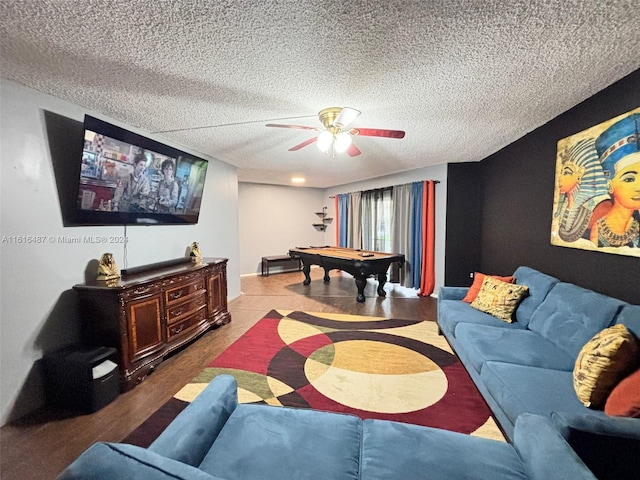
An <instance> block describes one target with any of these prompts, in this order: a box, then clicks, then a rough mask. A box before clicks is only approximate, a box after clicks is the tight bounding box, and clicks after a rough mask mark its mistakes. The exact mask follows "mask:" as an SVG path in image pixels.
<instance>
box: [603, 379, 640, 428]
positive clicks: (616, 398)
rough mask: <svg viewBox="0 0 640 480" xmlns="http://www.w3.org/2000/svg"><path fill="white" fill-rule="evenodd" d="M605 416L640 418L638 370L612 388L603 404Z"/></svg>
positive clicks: (639, 380)
mask: <svg viewBox="0 0 640 480" xmlns="http://www.w3.org/2000/svg"><path fill="white" fill-rule="evenodd" d="M604 412H605V413H606V414H607V415H615V416H619V417H634V418H635V417H640V369H638V370H636V371H635V372H633V373H632V374H631V375H629V376H628V377H626V378H624V379H623V380H622V381H621V382H620V383H619V384H618V385H616V386H615V387H614V389H613V390H612V392H611V394H610V395H609V398H607V402H606V403H605V404H604Z"/></svg>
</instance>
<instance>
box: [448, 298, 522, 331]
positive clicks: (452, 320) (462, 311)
mask: <svg viewBox="0 0 640 480" xmlns="http://www.w3.org/2000/svg"><path fill="white" fill-rule="evenodd" d="M459 323H471V324H479V325H491V326H496V327H502V328H509V329H516V330H522V329H524V328H525V327H524V325H522V324H521V323H519V322H513V323H506V322H503V321H502V320H499V319H497V318H496V317H494V316H492V315H489V314H488V313H484V312H481V311H480V310H476V309H475V308H471V305H470V304H468V303H465V302H461V301H460V300H440V299H438V325H440V328H442V330H443V331H444V333H445V335H446V336H447V337H448V338H452V337H454V336H455V329H456V326H457V325H458V324H459Z"/></svg>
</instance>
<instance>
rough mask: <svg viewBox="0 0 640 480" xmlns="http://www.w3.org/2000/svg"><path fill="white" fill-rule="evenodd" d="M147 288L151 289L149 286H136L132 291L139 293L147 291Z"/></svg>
mask: <svg viewBox="0 0 640 480" xmlns="http://www.w3.org/2000/svg"><path fill="white" fill-rule="evenodd" d="M149 290H151V287H138V288H136V289H135V290H134V291H133V293H135V294H136V295H140V294H141V293H147V292H148V291H149Z"/></svg>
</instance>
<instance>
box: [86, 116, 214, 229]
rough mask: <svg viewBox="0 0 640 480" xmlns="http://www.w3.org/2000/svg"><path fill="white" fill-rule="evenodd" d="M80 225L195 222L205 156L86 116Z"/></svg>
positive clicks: (202, 185)
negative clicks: (198, 155) (193, 153)
mask: <svg viewBox="0 0 640 480" xmlns="http://www.w3.org/2000/svg"><path fill="white" fill-rule="evenodd" d="M83 142H84V143H83V149H82V159H81V162H82V164H81V168H80V178H79V182H78V191H77V207H76V224H78V225H166V224H194V223H198V217H199V214H200V207H201V204H202V192H203V190H204V180H205V176H206V174H207V165H208V162H207V160H204V159H202V158H199V157H196V156H194V155H191V154H188V153H186V152H183V151H181V150H178V149H176V148H173V147H170V146H168V145H164V144H162V143H160V142H157V141H155V140H152V139H150V138H146V137H143V136H141V135H138V134H136V133H133V132H130V131H128V130H126V129H124V128H121V127H118V126H116V125H112V124H110V123H107V122H104V121H102V120H99V119H97V118H94V117H91V116H89V115H85V117H84V135H83Z"/></svg>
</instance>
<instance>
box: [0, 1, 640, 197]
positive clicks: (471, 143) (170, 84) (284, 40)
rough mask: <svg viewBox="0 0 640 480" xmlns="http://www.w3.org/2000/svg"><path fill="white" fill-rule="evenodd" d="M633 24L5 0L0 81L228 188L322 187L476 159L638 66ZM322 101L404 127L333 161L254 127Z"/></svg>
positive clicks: (443, 4)
mask: <svg viewBox="0 0 640 480" xmlns="http://www.w3.org/2000/svg"><path fill="white" fill-rule="evenodd" d="M638 25H640V9H639V8H638V4H637V3H636V1H622V0H609V1H603V0H557V1H553V0H547V1H540V0H501V1H487V2H484V1H482V2H481V1H460V0H442V1H427V0H418V1H408V0H405V1H397V2H393V1H392V2H382V1H373V0H368V1H363V0H351V1H348V2H347V1H337V0H324V1H322V0H294V1H289V0H271V1H269V0H264V1H261V2H259V1H255V0H238V1H204V0H201V1H193V0H190V1H189V0H171V1H165V0H155V1H149V0H126V1H122V0H112V1H99V0H40V1H34V0H2V1H1V2H0V26H1V30H0V41H1V46H2V50H1V52H0V53H1V61H2V63H1V67H2V68H1V74H2V76H3V77H4V78H8V79H11V80H14V81H16V82H18V83H21V84H24V85H27V86H29V87H31V88H34V89H36V90H39V91H42V92H45V93H48V94H51V95H54V96H55V97H58V98H61V99H64V100H67V101H69V102H72V103H74V104H77V105H80V106H82V107H84V108H87V109H88V110H90V111H93V112H94V113H95V112H97V113H98V114H102V115H104V116H107V117H110V118H113V119H115V120H117V121H118V122H120V123H121V124H124V125H125V126H126V125H131V126H135V127H138V128H140V129H142V131H143V132H153V133H156V132H163V133H159V134H158V135H160V136H161V137H162V138H164V139H166V140H168V141H170V142H173V143H177V144H179V145H182V146H183V147H186V148H189V149H191V150H194V151H196V152H201V153H204V154H207V155H210V156H212V157H214V158H218V159H220V160H222V161H224V162H227V163H229V164H232V165H235V166H237V167H238V175H239V179H240V180H242V181H251V182H262V183H273V184H289V183H290V177H291V176H292V175H294V174H298V175H303V176H305V177H306V178H307V183H306V185H308V186H314V187H327V186H333V185H339V184H344V183H348V182H352V181H357V180H362V179H366V178H371V177H376V176H379V175H384V174H388V173H395V172H401V171H406V170H411V169H415V168H419V167H424V166H428V165H435V164H441V163H447V162H461V161H477V160H481V159H482V158H484V157H486V156H488V155H490V154H491V153H493V152H495V151H497V150H499V149H500V148H502V147H504V146H505V145H508V144H509V143H511V142H513V141H514V140H516V139H518V138H520V137H521V136H523V135H525V134H526V133H528V132H530V131H531V130H533V129H535V128H537V127H538V126H540V125H542V124H544V123H546V122H547V121H549V120H551V119H552V118H554V117H555V116H557V115H558V114H560V113H562V112H564V111H566V110H568V109H569V108H571V107H573V106H574V105H576V104H577V103H579V102H581V101H583V100H585V99H586V98H588V97H590V96H591V95H593V94H595V93H596V92H598V91H600V90H602V89H603V88H605V87H607V86H608V85H610V84H612V83H613V82H615V81H616V80H618V79H620V78H622V77H624V76H625V75H627V74H629V73H631V72H633V71H634V70H636V69H638V67H639V66H640V48H638V47H639V43H640V42H639V35H638ZM329 106H349V107H353V108H356V109H358V110H360V111H362V114H361V115H360V117H359V118H358V119H357V120H356V121H355V122H354V123H353V124H352V126H353V127H371V128H390V129H399V130H405V131H406V137H405V138H404V139H402V140H397V139H387V138H373V137H356V138H355V142H356V144H357V146H358V147H359V148H360V150H361V151H362V152H363V153H362V155H360V156H358V157H348V156H346V155H345V154H342V155H339V156H336V157H335V158H332V157H331V155H327V154H323V153H321V152H320V151H319V150H318V149H317V148H316V147H315V146H314V145H310V146H308V147H305V148H303V149H301V150H299V151H296V152H289V151H287V149H288V148H289V147H291V146H293V145H296V144H298V143H300V142H303V141H304V140H306V139H307V138H310V137H311V136H313V135H314V132H311V131H305V130H293V129H292V130H287V129H279V128H277V129H276V128H266V127H265V126H264V125H265V123H269V122H275V123H290V124H291V123H293V124H300V125H310V126H314V127H315V126H320V123H319V121H318V119H317V112H318V111H319V110H321V109H322V108H325V107H329ZM97 116H100V115H97ZM299 117H308V118H299ZM198 127H207V128H198ZM180 129H186V130H180Z"/></svg>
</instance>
